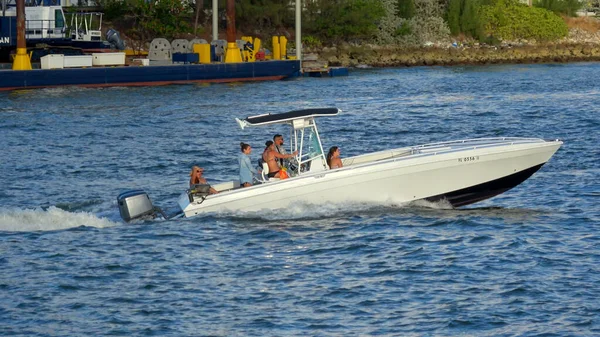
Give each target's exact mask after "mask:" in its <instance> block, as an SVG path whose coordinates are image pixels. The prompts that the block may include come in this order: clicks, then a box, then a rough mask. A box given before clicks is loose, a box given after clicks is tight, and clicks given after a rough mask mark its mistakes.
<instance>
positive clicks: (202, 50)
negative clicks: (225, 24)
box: [192, 43, 210, 64]
mask: <svg viewBox="0 0 600 337" xmlns="http://www.w3.org/2000/svg"><path fill="white" fill-rule="evenodd" d="M192 48H193V50H194V53H196V54H198V61H199V62H200V63H204V64H206V63H210V44H208V43H194V45H193V47H192Z"/></svg>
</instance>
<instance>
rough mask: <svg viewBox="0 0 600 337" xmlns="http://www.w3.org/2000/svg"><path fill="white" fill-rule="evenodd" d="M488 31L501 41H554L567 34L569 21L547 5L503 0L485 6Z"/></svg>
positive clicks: (489, 34) (484, 24) (482, 18)
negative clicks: (544, 6) (548, 8)
mask: <svg viewBox="0 0 600 337" xmlns="http://www.w3.org/2000/svg"><path fill="white" fill-rule="evenodd" d="M480 19H481V22H482V24H483V27H484V29H485V34H486V35H488V36H490V37H492V38H497V39H501V40H516V39H536V40H539V41H552V40H557V39H560V38H563V37H565V36H567V34H568V32H569V30H568V28H567V24H566V23H565V21H564V20H563V19H562V18H561V17H559V16H558V15H556V14H554V13H553V12H551V11H549V10H546V9H544V8H538V7H529V6H527V5H524V4H521V3H519V2H517V1H516V0H499V1H498V2H496V3H495V4H493V5H486V6H482V7H481V17H480Z"/></svg>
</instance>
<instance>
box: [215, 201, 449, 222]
mask: <svg viewBox="0 0 600 337" xmlns="http://www.w3.org/2000/svg"><path fill="white" fill-rule="evenodd" d="M415 206H416V207H424V208H432V209H453V207H452V205H451V204H450V203H449V202H448V201H447V200H441V201H436V202H429V201H426V200H417V201H414V202H411V203H406V204H397V203H393V202H391V201H390V202H389V203H357V202H344V203H327V204H319V205H315V204H308V203H296V204H293V205H291V206H289V207H287V208H282V209H275V210H271V209H264V210H260V211H247V212H245V211H235V212H228V211H224V212H219V215H220V216H231V217H234V218H237V217H242V218H259V219H265V220H284V219H285V220H290V219H292V220H298V219H319V218H327V217H336V216H341V215H348V214H352V215H355V214H360V213H361V212H369V211H373V210H377V209H378V208H382V207H383V208H404V207H415Z"/></svg>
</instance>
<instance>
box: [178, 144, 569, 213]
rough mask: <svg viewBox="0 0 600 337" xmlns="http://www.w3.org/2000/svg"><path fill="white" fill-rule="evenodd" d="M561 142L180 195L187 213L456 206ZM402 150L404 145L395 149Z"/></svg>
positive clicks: (525, 168) (436, 154)
mask: <svg viewBox="0 0 600 337" xmlns="http://www.w3.org/2000/svg"><path fill="white" fill-rule="evenodd" d="M561 144H562V142H560V141H550V142H546V141H543V140H539V142H525V143H517V144H513V143H510V144H508V145H502V146H499V145H498V146H470V147H464V148H457V149H452V148H450V149H446V150H435V148H432V150H431V151H426V150H423V149H419V150H414V151H412V152H413V154H411V155H407V156H401V157H398V158H391V159H387V160H381V161H374V162H366V163H360V164H357V165H352V166H348V167H346V166H345V167H344V168H342V169H338V170H329V171H324V172H319V173H315V174H310V175H306V176H300V177H295V178H291V179H288V180H283V181H277V182H270V183H266V184H261V185H257V186H253V187H251V188H244V189H238V190H232V191H227V192H224V193H222V194H218V195H214V196H209V197H208V198H207V199H206V200H204V201H203V202H202V203H199V202H193V203H190V202H189V200H188V199H187V195H182V197H180V199H179V205H180V207H181V208H182V210H183V211H184V213H185V215H186V216H194V215H197V214H200V213H203V212H219V211H240V210H241V211H259V210H261V209H278V208H286V207H290V206H292V205H294V204H297V203H306V204H315V205H323V204H330V203H347V202H357V203H376V204H403V203H408V202H412V201H416V200H421V199H425V200H431V201H439V200H442V199H446V200H448V202H450V203H451V204H452V205H454V206H463V205H467V204H470V203H473V202H477V201H481V200H484V199H487V198H490V197H493V196H495V195H497V194H500V193H502V192H504V191H507V190H509V189H510V188H512V187H514V186H516V185H518V184H520V183H521V182H523V181H524V180H525V179H527V178H528V177H529V176H531V175H532V174H533V173H534V172H535V171H537V170H538V169H539V168H540V167H541V166H542V165H543V164H544V163H545V162H547V161H548V160H549V159H550V157H551V156H552V155H553V154H554V153H555V152H556V151H557V150H558V148H559V147H560V146H561ZM394 151H396V152H398V153H401V152H406V149H398V150H394Z"/></svg>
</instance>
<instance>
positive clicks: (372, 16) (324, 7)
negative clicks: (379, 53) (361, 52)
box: [303, 0, 385, 41]
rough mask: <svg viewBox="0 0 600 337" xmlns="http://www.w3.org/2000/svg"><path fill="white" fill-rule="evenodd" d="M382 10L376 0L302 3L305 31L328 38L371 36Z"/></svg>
mask: <svg viewBox="0 0 600 337" xmlns="http://www.w3.org/2000/svg"><path fill="white" fill-rule="evenodd" d="M384 14H385V12H384V10H383V7H382V6H381V2H380V1H379V0H317V1H314V2H307V3H306V11H305V18H304V20H303V29H304V32H305V33H306V34H310V35H314V36H316V37H318V38H321V39H327V40H332V41H339V40H346V41H348V40H361V39H367V38H371V37H373V36H374V35H375V33H376V31H377V22H378V21H379V20H380V19H381V18H382V17H383V15H384Z"/></svg>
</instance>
